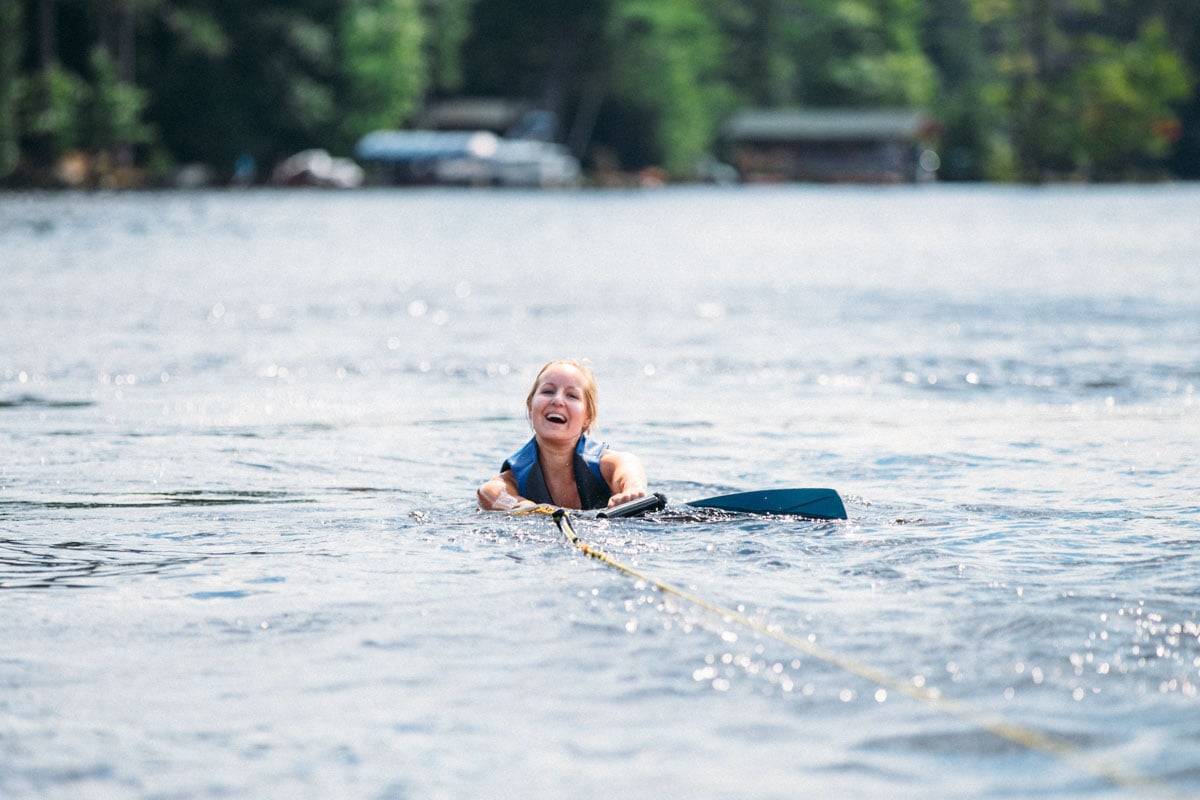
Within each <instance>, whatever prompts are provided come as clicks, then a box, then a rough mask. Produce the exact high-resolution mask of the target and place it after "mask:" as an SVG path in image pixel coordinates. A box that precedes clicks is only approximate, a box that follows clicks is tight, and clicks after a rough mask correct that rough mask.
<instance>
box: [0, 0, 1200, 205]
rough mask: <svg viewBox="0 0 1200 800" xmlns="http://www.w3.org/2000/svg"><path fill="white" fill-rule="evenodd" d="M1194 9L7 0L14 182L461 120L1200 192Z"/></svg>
mask: <svg viewBox="0 0 1200 800" xmlns="http://www.w3.org/2000/svg"><path fill="white" fill-rule="evenodd" d="M1198 23H1200V0H1138V1H1137V2H1135V1H1134V0H924V1H922V0H255V2H252V3H247V2H243V1H242V0H0V179H2V180H6V181H7V182H8V183H31V182H33V183H36V182H44V181H46V180H49V179H50V177H49V176H52V175H53V174H54V173H53V169H54V167H55V165H56V164H59V163H60V162H61V161H62V159H63V158H64V156H67V155H68V154H72V153H75V154H79V153H83V154H86V157H87V163H88V164H89V169H90V170H92V171H93V173H94V175H93V177H97V176H98V175H101V174H103V173H105V172H106V171H114V170H121V169H126V170H136V171H140V172H141V173H143V174H150V175H155V174H166V172H168V171H169V170H170V169H171V167H172V165H175V164H181V163H192V162H200V163H206V164H209V165H212V166H213V167H215V168H216V169H218V170H219V171H225V172H228V171H229V170H230V169H232V165H233V164H234V162H235V160H237V159H238V158H239V157H242V158H245V157H246V156H250V157H253V158H254V159H256V160H257V161H258V162H259V163H263V164H269V163H272V162H274V161H275V160H277V159H279V158H281V157H283V156H286V155H288V154H290V153H292V152H295V151H297V150H300V149H304V148H307V147H314V146H319V147H325V148H327V149H329V150H332V151H334V152H335V153H348V152H349V151H350V149H351V148H352V146H353V143H354V142H355V141H356V140H357V139H358V138H359V137H360V136H362V135H363V134H365V133H367V132H369V131H371V130H374V129H377V128H396V127H403V126H404V125H406V124H408V123H410V122H411V121H412V119H413V117H414V115H415V114H416V113H417V112H418V111H419V110H420V108H421V107H422V106H423V104H425V103H428V102H430V101H432V100H436V99H439V98H447V97H455V96H498V97H506V98H519V99H524V100H528V101H530V102H532V103H534V104H536V105H538V106H539V107H542V108H546V109H549V110H551V111H554V112H555V113H556V114H557V118H558V120H559V122H560V130H559V132H558V133H559V139H560V140H561V141H563V142H564V143H566V144H567V145H568V146H569V147H570V148H571V149H572V150H573V151H574V152H575V153H576V154H577V155H579V156H580V157H581V158H583V159H584V160H585V163H587V161H588V160H589V159H593V158H596V157H597V154H604V155H605V156H606V157H607V158H609V159H610V160H615V161H616V162H618V163H620V164H621V165H622V166H623V167H625V168H628V169H637V168H640V167H643V166H647V165H660V166H662V167H664V168H665V169H666V170H667V171H668V172H670V173H671V174H673V175H675V176H679V177H687V176H689V175H690V174H691V173H692V172H693V171H694V170H695V168H696V165H697V163H698V162H699V161H700V159H701V158H702V157H703V156H704V155H705V154H707V153H711V152H713V150H714V148H715V147H717V145H718V137H719V126H720V123H721V121H722V120H723V119H724V118H726V117H727V116H728V115H729V114H730V113H732V112H733V111H735V110H737V109H739V108H749V107H754V108H790V107H813V108H815V107H820V108H829V107H839V108H846V107H850V108H855V107H863V108H870V107H897V106H899V107H910V108H920V109H924V110H925V111H927V112H928V113H929V114H930V116H931V117H932V118H934V119H935V120H937V121H938V123H939V126H940V137H939V138H940V142H939V143H938V149H939V151H940V153H941V156H942V170H941V175H942V177H943V178H945V179H951V180H1000V181H1016V180H1019V181H1032V182H1036V181H1042V180H1053V179H1069V180H1075V179H1082V180H1120V179H1131V178H1132V179H1139V178H1143V179H1144V178H1155V177H1165V176H1177V177H1185V178H1196V177H1200V96H1198V94H1197V92H1196V86H1197V77H1198V76H1200V24H1198Z"/></svg>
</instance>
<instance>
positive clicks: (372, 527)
mask: <svg viewBox="0 0 1200 800" xmlns="http://www.w3.org/2000/svg"><path fill="white" fill-rule="evenodd" d="M0 325H2V327H0V333H2V339H0V445H2V447H3V458H0V796H3V797H6V798H8V797H14V798H25V797H50V798H76V797H100V798H124V797H154V798H193V797H194V798H206V797H288V798H294V797H314V798H316V797H332V796H344V797H362V798H397V799H401V798H413V799H415V798H466V797H472V798H509V797H533V798H556V797H577V798H610V797H622V796H643V797H663V798H693V797H722V798H794V797H800V796H844V797H885V796H886V797H913V798H925V797H1034V796H1046V795H1053V796H1056V797H1067V798H1071V797H1087V798H1094V797H1116V796H1147V795H1153V793H1155V792H1165V793H1168V794H1169V793H1170V792H1179V793H1184V794H1187V793H1195V792H1200V713H1198V711H1200V700H1198V698H1197V686H1200V638H1198V637H1200V618H1198V617H1200V614H1198V610H1200V609H1198V605H1200V511H1198V503H1197V493H1198V490H1200V466H1198V464H1200V445H1198V442H1200V399H1198V398H1197V390H1198V388H1200V187H1196V186H1166V187H1149V188H1128V187H1124V188H1056V189H1043V190H1033V189H1003V188H953V187H939V186H931V187H919V188H895V189H872V188H803V187H801V188H762V189H743V188H734V189H710V188H681V189H670V190H664V191H645V192H623V191H622V192H601V191H592V192H586V191H585V192H578V193H569V192H565V193H545V194H534V193H520V192H473V191H461V192H460V191H410V192H398V191H397V192H393V191H364V192H357V193H347V194H332V193H319V192H286V193H285V192H249V193H224V192H214V193H197V194H189V193H178V194H128V195H106V194H88V195H84V194H79V195H37V194H33V195H22V194H9V195H0ZM559 356H581V357H587V358H589V359H591V362H592V364H593V366H594V368H595V370H596V373H597V375H598V378H599V381H600V420H599V427H600V430H599V435H600V437H601V438H603V439H606V440H608V441H609V442H610V443H612V444H613V445H614V446H617V447H619V448H622V449H627V450H631V451H633V452H636V453H638V454H639V455H640V456H641V457H642V459H643V461H644V462H645V464H646V466H647V469H648V471H649V473H650V476H651V483H652V487H653V488H654V489H656V490H658V491H662V492H664V493H666V494H667V495H668V496H669V497H670V498H671V501H672V504H673V505H676V506H677V505H679V504H681V503H683V502H684V501H687V500H689V499H696V498H700V497H704V496H707V495H712V494H718V493H722V492H725V491H736V490H747V489H755V488H771V487H784V486H831V487H834V488H836V489H838V490H839V491H840V492H841V493H842V494H843V496H844V497H845V499H846V505H847V509H848V511H849V515H850V520H849V521H848V522H845V523H819V522H811V521H804V520H800V519H787V518H774V519H767V518H749V517H743V518H731V519H724V520H713V521H707V522H704V521H695V522H687V521H678V520H674V521H670V520H655V519H644V520H622V521H613V522H605V521H600V520H592V519H586V518H580V519H578V520H577V521H576V525H575V527H576V530H577V531H578V533H579V534H580V535H581V536H582V537H583V538H584V539H586V540H588V541H590V542H592V543H593V544H595V545H597V546H599V547H601V548H602V549H604V550H605V551H607V552H608V553H610V554H611V555H612V556H614V557H615V558H618V559H621V560H622V561H626V562H629V563H632V564H635V565H636V566H637V567H638V568H639V569H642V570H644V571H645V572H647V573H649V574H651V575H653V576H654V577H657V578H660V579H663V580H665V581H668V582H671V583H674V584H678V585H681V586H685V587H690V588H691V589H692V590H693V591H695V592H696V593H697V594H700V595H702V596H704V597H705V598H708V599H709V600H712V601H713V602H717V603H721V604H724V605H727V606H733V607H739V608H741V609H743V610H744V611H745V613H747V614H749V615H751V616H752V617H754V618H756V619H758V620H761V621H763V622H765V623H767V624H770V625H775V626H779V627H780V628H781V629H783V630H784V631H785V632H787V633H789V634H792V635H795V636H800V637H804V638H807V639H810V640H811V641H814V642H815V643H816V644H817V645H819V646H821V647H824V648H826V649H827V650H828V651H830V652H832V653H836V654H838V655H839V656H840V657H845V658H848V659H853V660H855V661H857V662H861V663H864V664H867V665H870V666H872V667H874V668H876V669H878V670H882V671H883V672H884V673H886V674H887V675H888V676H891V677H893V678H895V679H897V680H900V681H909V682H915V683H918V684H924V685H925V686H926V687H929V688H936V689H937V690H939V691H940V692H941V693H942V695H943V696H944V697H947V698H952V699H954V700H955V701H958V702H961V703H964V704H966V705H967V706H968V707H969V708H970V709H972V712H971V713H972V714H996V715H999V716H1000V717H1002V718H1003V719H1004V720H1006V721H1007V722H1009V723H1012V724H1013V725H1016V726H1021V727H1022V729H1030V730H1031V731H1034V732H1037V733H1040V734H1043V735H1045V736H1047V737H1051V738H1052V739H1054V740H1055V741H1057V742H1061V743H1062V744H1063V745H1064V747H1066V748H1068V749H1069V753H1067V754H1066V755H1055V754H1053V753H1046V752H1042V751H1039V750H1037V749H1032V750H1031V749H1029V748H1026V747H1022V746H1019V745H1017V744H1014V743H1012V742H1010V741H1006V740H1004V739H1001V738H998V737H996V736H994V735H993V734H991V733H988V732H986V731H983V730H981V729H979V727H978V726H976V725H975V724H973V723H972V722H971V721H970V720H964V719H960V718H955V717H952V716H948V715H946V714H943V713H941V712H940V711H939V710H938V709H937V708H934V707H931V706H930V705H929V704H926V703H921V702H918V701H915V700H913V699H911V698H909V697H905V696H902V695H900V694H899V693H897V692H895V691H892V692H890V693H889V692H886V691H885V692H880V691H879V687H878V686H876V685H875V684H873V683H871V682H869V681H866V680H863V679H861V678H856V677H854V676H853V675H851V674H849V673H847V672H845V671H844V670H841V669H839V668H838V667H836V666H834V665H831V664H828V663H825V662H822V661H821V660H819V659H816V658H812V657H810V656H808V655H805V654H803V653H800V652H797V651H795V650H793V649H791V648H789V647H787V646H786V645H784V644H782V643H780V642H777V641H774V640H772V639H765V638H761V637H759V636H758V635H756V634H754V633H753V632H751V631H748V630H744V629H740V628H738V626H737V625H735V624H732V623H729V622H727V621H725V620H722V619H720V618H718V617H714V616H713V615H711V614H709V613H707V612H704V611H702V610H700V609H698V608H695V607H692V606H689V605H688V604H686V603H683V602H677V601H674V600H670V599H668V598H665V597H664V596H662V595H661V594H660V593H658V592H656V591H653V590H652V589H651V588H649V587H647V586H645V585H643V584H639V583H637V582H635V581H633V580H630V579H629V578H626V577H624V576H622V575H621V574H619V573H617V572H615V571H613V570H610V569H607V568H606V567H604V566H603V565H601V564H599V563H597V562H595V561H591V560H588V559H586V558H584V557H583V556H581V555H580V554H579V553H577V552H576V551H574V550H572V549H571V547H570V546H569V545H568V544H567V543H566V541H565V540H564V539H563V538H562V536H561V535H560V534H559V533H558V531H557V530H556V529H555V528H554V526H553V525H552V524H551V523H550V522H549V521H548V520H546V519H545V518H509V517H504V516H501V515H496V514H485V513H482V512H478V511H476V510H475V505H474V489H475V487H476V485H477V484H479V483H480V482H481V481H483V480H484V479H486V478H487V477H490V476H491V475H492V474H493V473H494V472H495V470H496V469H497V468H498V466H499V464H500V463H501V461H503V459H504V458H505V457H506V456H507V455H509V454H510V453H511V452H513V451H514V450H516V449H517V448H518V447H519V446H520V445H521V444H522V443H523V442H524V441H525V439H526V438H527V437H528V435H529V433H528V428H527V425H526V422H525V420H524V417H523V411H524V409H523V401H524V396H525V392H526V391H527V389H528V384H529V382H530V381H531V379H532V377H533V374H534V372H535V371H536V369H537V368H538V366H540V364H541V363H542V362H543V361H545V360H547V359H549V358H553V357H559ZM1097 764H1100V765H1104V766H1107V767H1110V768H1113V769H1117V770H1119V771H1120V772H1121V774H1122V777H1118V778H1117V780H1116V781H1115V782H1114V781H1106V780H1104V779H1102V778H1100V777H1097V775H1096V774H1095V771H1094V765H1097ZM1138 781H1145V783H1137V782H1138Z"/></svg>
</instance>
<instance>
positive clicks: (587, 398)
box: [525, 358, 599, 433]
mask: <svg viewBox="0 0 1200 800" xmlns="http://www.w3.org/2000/svg"><path fill="white" fill-rule="evenodd" d="M560 364H566V365H567V366H568V367H574V368H575V369H577V370H579V374H580V375H582V376H583V403H584V406H585V407H586V408H587V415H588V421H587V424H586V425H584V426H583V432H584V433H587V432H588V431H589V430H591V427H592V423H594V422H595V421H596V396H597V394H598V393H599V389H598V388H597V387H596V376H595V375H593V374H592V368H591V367H589V366H588V365H587V362H586V361H577V360H575V359H573V358H557V359H555V360H554V361H547V362H546V363H545V364H543V365H542V368H541V369H539V370H538V373H537V377H535V378H534V379H533V386H532V387H530V389H529V394H528V395H527V396H526V398H525V412H526V413H531V412H532V411H533V396H534V395H535V394H537V390H538V386H539V385H540V384H541V382H542V375H543V374H544V373H545V372H546V370H548V369H550V368H551V367H557V366H558V365H560Z"/></svg>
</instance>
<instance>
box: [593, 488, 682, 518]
mask: <svg viewBox="0 0 1200 800" xmlns="http://www.w3.org/2000/svg"><path fill="white" fill-rule="evenodd" d="M666 507H667V498H666V496H665V495H663V494H660V493H659V492H655V493H654V494H648V495H646V496H645V497H639V498H638V499H636V500H630V501H629V502H628V503H621V505H619V506H613V507H612V508H606V509H603V510H602V511H599V512H597V513H596V516H597V517H599V518H600V519H616V518H617V517H636V516H638V515H639V514H645V513H646V512H647V511H662V510H663V509H664V508H666Z"/></svg>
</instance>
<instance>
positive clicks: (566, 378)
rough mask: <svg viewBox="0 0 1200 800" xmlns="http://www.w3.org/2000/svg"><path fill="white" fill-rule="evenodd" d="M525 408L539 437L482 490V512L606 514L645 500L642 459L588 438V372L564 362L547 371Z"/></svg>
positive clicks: (591, 401) (592, 388) (592, 405)
mask: <svg viewBox="0 0 1200 800" xmlns="http://www.w3.org/2000/svg"><path fill="white" fill-rule="evenodd" d="M525 409H526V412H527V413H528V415H529V424H530V426H531V427H532V428H533V438H532V439H530V440H529V441H528V442H527V443H526V444H525V446H524V447H522V448H521V449H520V450H518V451H517V452H516V453H514V454H513V455H511V456H509V457H508V459H507V460H505V462H504V464H503V465H502V466H501V467H500V474H499V475H497V476H496V477H494V478H492V479H491V480H490V481H488V482H487V483H485V484H484V485H483V486H480V487H479V491H478V492H477V494H478V496H479V507H480V508H482V509H484V510H485V511H507V510H510V509H513V508H517V507H518V506H521V505H524V504H529V503H549V504H550V505H555V506H561V507H563V508H584V509H587V508H604V507H606V506H617V505H620V504H621V503H627V502H629V501H630V500H635V499H637V498H639V497H644V496H645V495H646V470H645V469H643V468H642V462H641V461H639V460H638V459H637V457H636V456H633V455H631V454H629V453H618V452H617V451H615V450H610V449H608V447H607V446H606V445H604V444H603V443H601V442H592V441H589V440H588V438H587V436H586V435H585V434H586V433H587V432H588V430H589V429H590V428H591V427H592V423H593V422H595V421H596V378H595V376H593V375H592V371H591V370H590V369H588V368H587V367H586V366H584V365H583V364H581V363H579V362H578V361H574V360H570V359H562V360H559V361H551V362H550V363H549V364H547V365H546V366H544V367H542V368H541V370H540V371H539V372H538V374H537V377H536V378H534V381H533V388H532V389H530V390H529V396H528V397H526V398H525Z"/></svg>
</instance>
